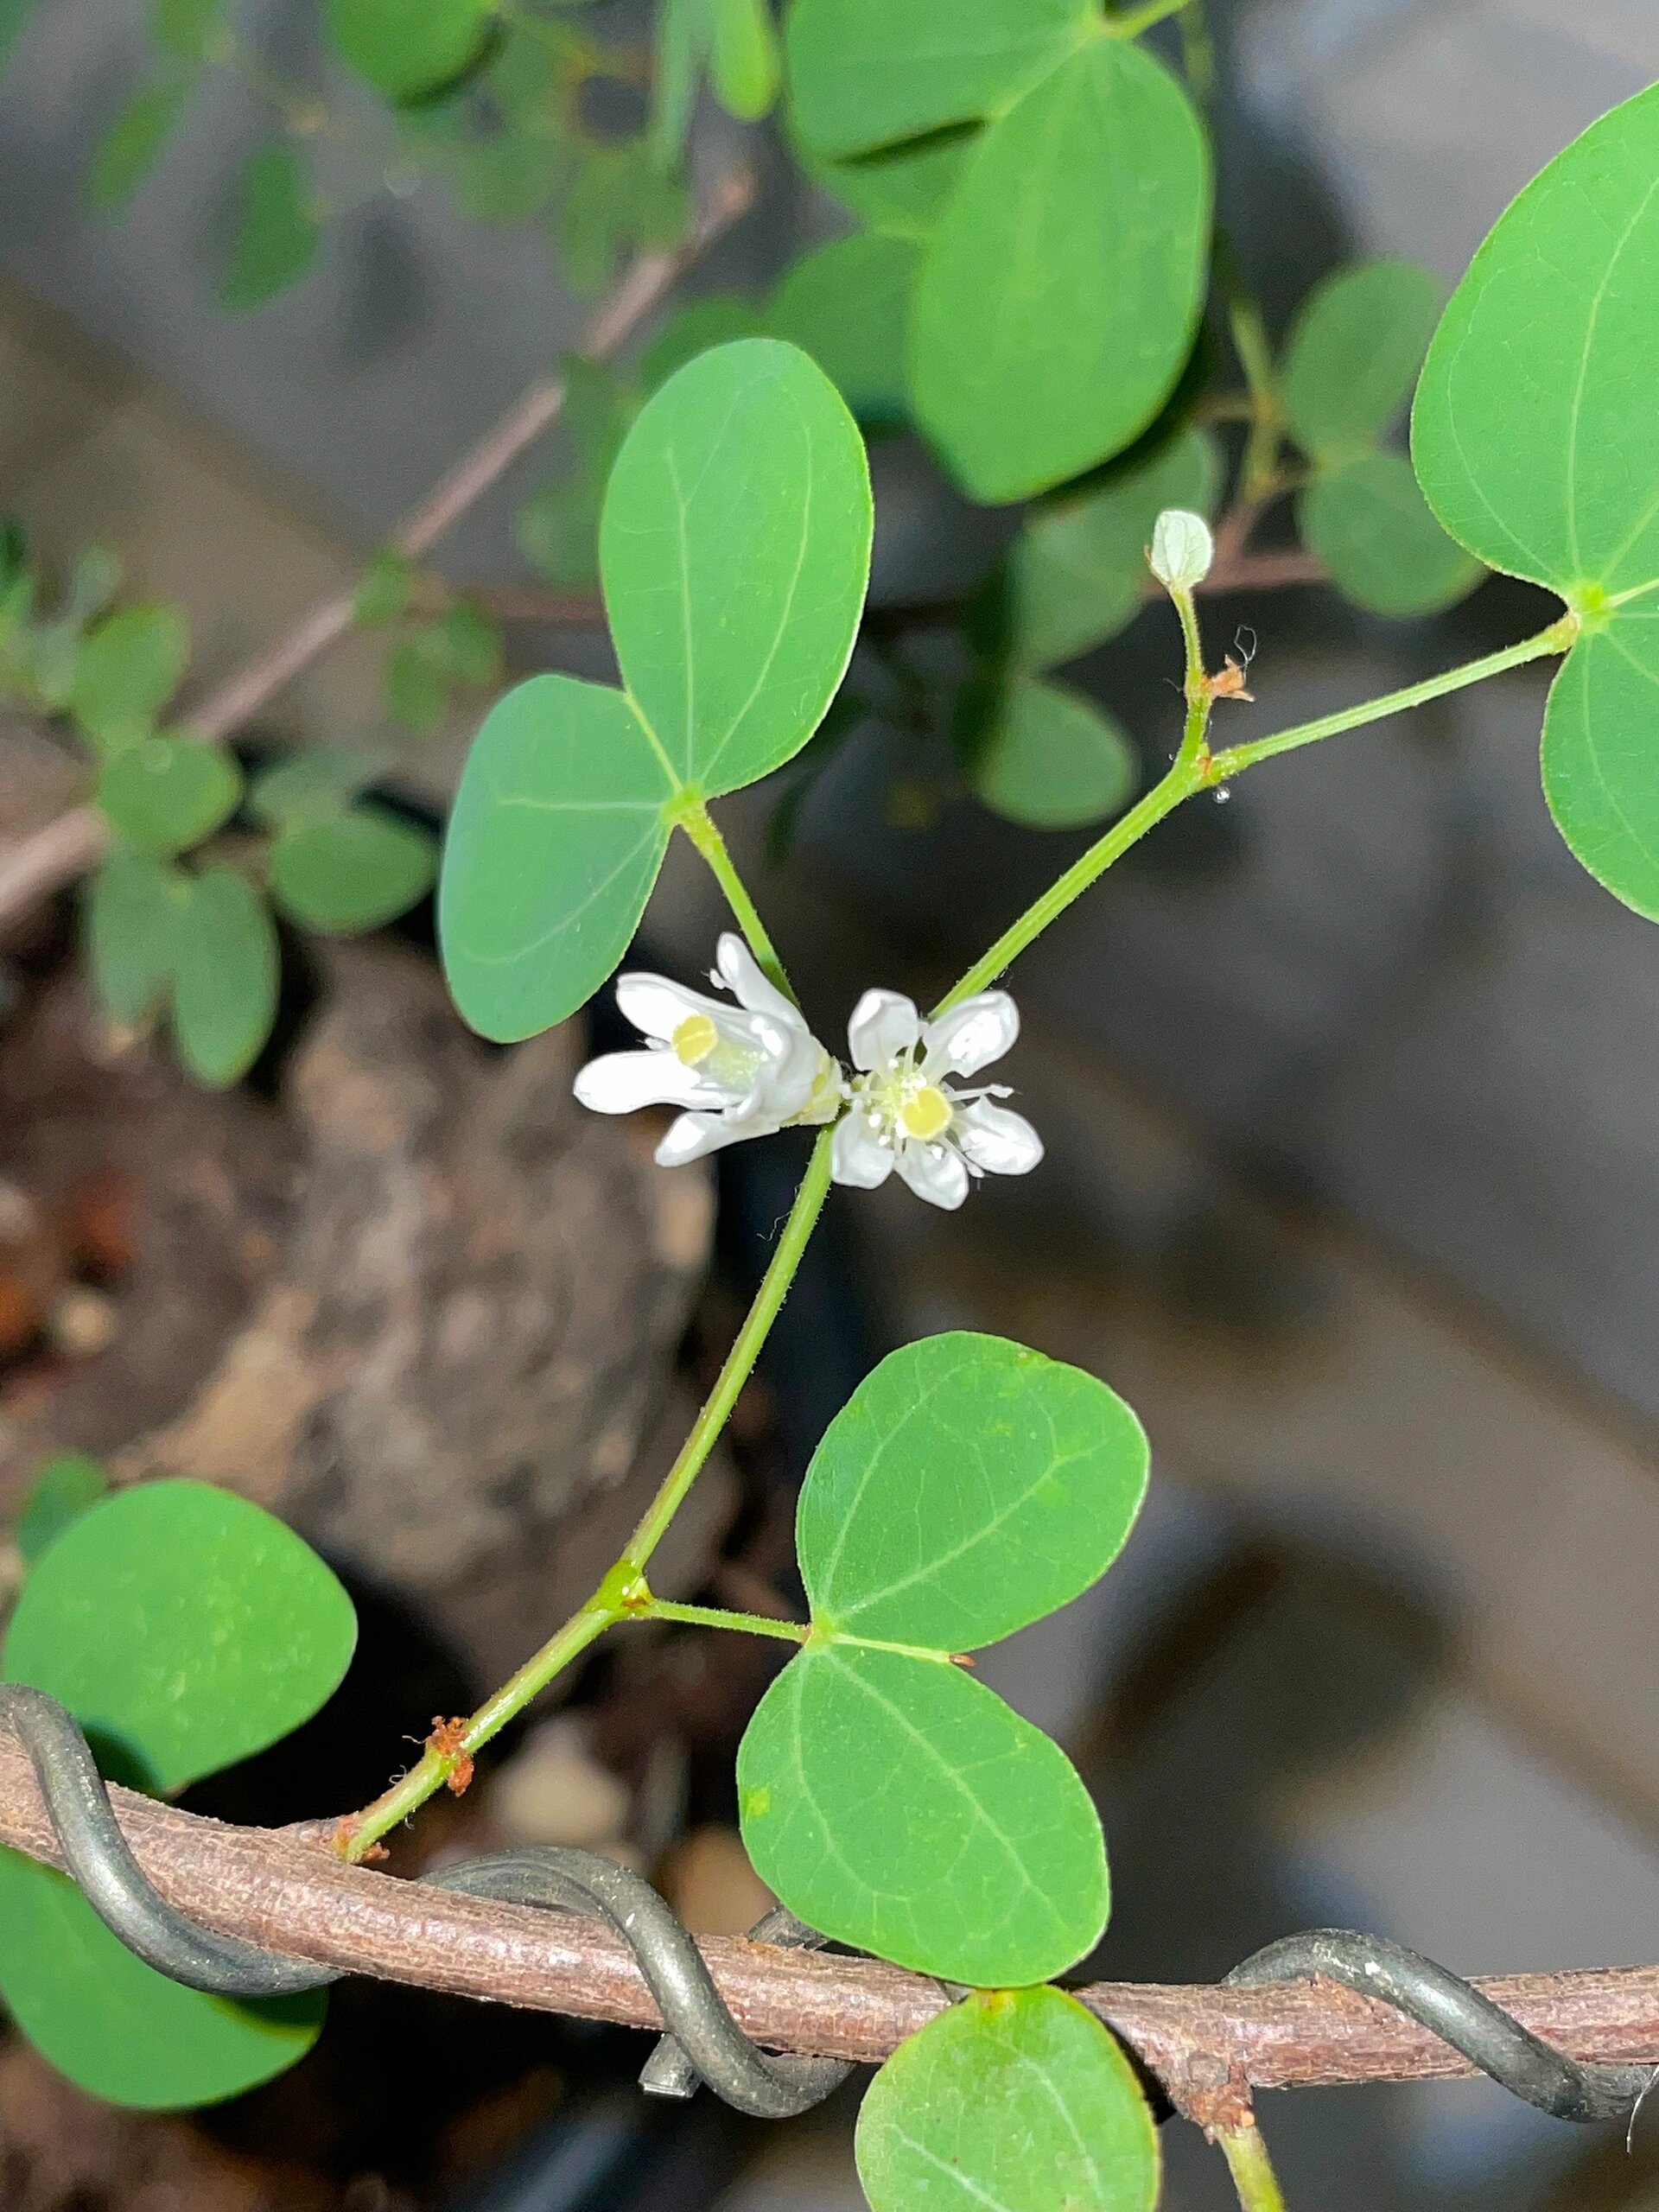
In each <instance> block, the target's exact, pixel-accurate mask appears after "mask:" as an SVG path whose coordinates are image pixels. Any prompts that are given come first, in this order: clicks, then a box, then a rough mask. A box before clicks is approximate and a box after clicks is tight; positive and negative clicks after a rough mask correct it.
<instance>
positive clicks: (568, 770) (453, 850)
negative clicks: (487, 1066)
mask: <svg viewBox="0 0 1659 2212" xmlns="http://www.w3.org/2000/svg"><path fill="white" fill-rule="evenodd" d="M670 792H671V777H670V775H669V772H668V771H667V770H666V768H665V767H664V764H663V762H662V761H661V760H660V759H659V758H658V755H657V753H655V752H654V750H653V749H652V743H651V740H650V739H649V737H648V736H647V735H646V734H645V730H644V728H642V727H641V724H640V722H639V717H638V715H636V714H635V713H634V711H633V709H632V706H631V705H630V704H629V702H628V701H627V700H626V698H625V697H624V696H622V694H621V693H620V692H619V691H613V690H608V689H607V688H606V687H605V686H603V685H601V684H597V683H581V682H579V681H578V680H577V679H576V678H575V677H570V676H536V677H531V680H530V681H529V683H521V684H519V685H518V688H517V690H512V691H509V692H508V693H507V695H506V696H505V698H504V699H502V700H500V701H499V702H497V704H496V705H495V706H494V707H493V708H492V709H491V710H490V712H489V714H488V715H486V717H485V720H484V724H483V727H482V728H480V731H479V734H478V736H477V738H476V740H475V741H474V745H473V749H472V751H471V753H469V754H468V756H467V766H466V768H465V770H464V772H463V773H462V776H461V788H460V790H459V791H458V792H457V793H456V796H455V804H454V811H453V813H452V814H451V815H450V817H449V828H448V836H447V840H446V842H445V846H444V855H443V874H442V885H441V887H440V892H439V900H438V934H439V942H440V944H441V946H442V953H443V963H444V972H445V974H446V976H448V982H449V988H450V990H451V991H452V992H453V993H454V1000H455V1004H456V1005H457V1006H458V1007H460V1009H461V1014H462V1015H463V1016H464V1018H465V1019H466V1020H467V1021H468V1022H470V1023H471V1025H472V1027H474V1029H476V1030H478V1031H480V1033H482V1034H483V1035H484V1036H486V1037H492V1038H494V1039H497V1040H498V1041H499V1042H501V1043H515V1042H517V1041H518V1039H521V1038H524V1037H533V1036H535V1035H536V1034H537V1032H538V1031H540V1030H543V1029H550V1028H551V1027H552V1026H553V1024H554V1023H555V1022H556V1021H563V1020H564V1019H565V1018H566V1016H567V1015H569V1014H574V1013H575V1010H576V1008H577V1007H580V1006H581V1005H582V1003H583V1002H584V1001H586V1000H587V999H588V997H590V996H591V995H592V994H593V993H594V991H595V990H597V988H599V986H600V984H601V983H602V982H604V980H605V978H606V977H607V976H608V975H609V974H610V973H611V971H612V969H613V968H614V967H615V965H616V963H617V962H618V961H619V960H620V958H621V957H622V955H623V953H624V952H625V951H626V950H627V946H628V941H629V939H630V938H632V935H633V932H634V931H635V929H636V928H637V927H638V925H639V917H640V915H641V914H642V913H643V912H644V911H645V900H646V899H647V898H648V897H649V896H650V894H651V887H652V884H653V883H654V882H655V881H656V880H657V871H658V868H659V867H660V866H661V865H662V858H663V855H664V851H665V850H666V849H667V846H668V823H667V820H666V817H665V813H664V808H665V803H666V801H667V799H668V798H669V796H670Z"/></svg>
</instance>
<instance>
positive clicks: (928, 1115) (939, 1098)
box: [899, 1083, 950, 1144]
mask: <svg viewBox="0 0 1659 2212" xmlns="http://www.w3.org/2000/svg"><path fill="white" fill-rule="evenodd" d="M899 1120H900V1121H901V1122H903V1123H904V1125H905V1135H906V1136H910V1137H919V1138H920V1139H921V1141H922V1142H923V1143H924V1144H926V1143H928V1142H930V1141H931V1140H932V1139H933V1138H934V1137H937V1136H943V1135H944V1132H945V1131H946V1129H948V1128H950V1100H949V1099H948V1098H947V1097H946V1096H945V1095H944V1092H943V1091H942V1090H938V1088H937V1087H936V1085H934V1084H931V1083H925V1084H923V1085H922V1087H921V1089H920V1090H913V1091H912V1093H911V1095H910V1096H909V1097H908V1098H906V1101H905V1103H904V1104H903V1105H902V1106H901V1107H900V1108H899Z"/></svg>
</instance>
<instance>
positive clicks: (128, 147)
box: [86, 78, 194, 215]
mask: <svg viewBox="0 0 1659 2212" xmlns="http://www.w3.org/2000/svg"><path fill="white" fill-rule="evenodd" d="M193 91H194V86H192V85H191V84H190V82H189V81H188V79H186V80H185V81H183V82H180V81H178V80H177V79H172V78H168V79H165V80H164V81H163V82H162V83H160V84H156V85H146V86H144V88H143V91H142V92H135V93H134V95H133V97H132V98H131V99H130V100H129V101H128V103H127V105H126V106H125V107H124V108H123V109H122V111H121V112H120V114H119V115H118V116H117V118H116V119H115V121H114V122H113V123H112V124H111V125H110V128H109V130H108V131H107V132H106V133H105V137H103V139H102V140H101V141H100V143H99V149H98V151H97V153H96V154H95V155H94V156H93V157H92V168H91V169H90V170H89V171H88V173H87V177H86V196H87V198H88V199H89V200H91V201H92V205H93V207H96V208H98V209H99V211H100V213H104V214H105V215H113V214H117V213H119V212H120V210H121V209H122V208H124V207H125V206H126V204H127V202H128V201H129V200H130V199H131V198H132V196H133V194H135V193H136V192H137V190H138V188H139V187H140V186H141V185H143V183H144V182H145V181H146V180H147V179H148V178H149V173H150V171H151V170H152V169H153V168H155V166H156V162H158V161H160V159H161V157H162V154H163V152H164V151H165V150H166V147H167V142H168V139H169V138H170V137H172V135H173V132H174V130H175V127H176V125H177V124H178V122H179V120H180V118H181V117H182V115H183V113H184V111H185V109H186V108H187V107H188V105H189V103H190V95H191V93H192V92H193Z"/></svg>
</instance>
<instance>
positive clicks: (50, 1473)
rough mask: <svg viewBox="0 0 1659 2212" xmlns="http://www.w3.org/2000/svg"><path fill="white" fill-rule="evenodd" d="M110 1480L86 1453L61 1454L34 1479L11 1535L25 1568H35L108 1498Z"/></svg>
mask: <svg viewBox="0 0 1659 2212" xmlns="http://www.w3.org/2000/svg"><path fill="white" fill-rule="evenodd" d="M109 1488H110V1479H109V1477H108V1476H107V1475H106V1474H105V1471H104V1470H103V1468H102V1467H101V1466H99V1463H98V1461H97V1460H96V1459H88V1458H87V1456H86V1453H85V1452H56V1453H54V1455H53V1457H52V1458H51V1459H48V1461H47V1463H46V1465H44V1466H43V1467H42V1468H41V1471H40V1472H39V1474H38V1475H36V1476H35V1480H34V1483H33V1484H32V1485H31V1486H30V1489H29V1496H28V1497H26V1498H25V1499H24V1500H23V1510H22V1512H21V1513H20V1514H19V1515H18V1516H17V1525H16V1529H14V1530H13V1532H12V1538H13V1541H14V1542H15V1543H16V1547H17V1550H18V1553H19V1555H20V1556H21V1557H22V1561H23V1564H24V1566H25V1567H33V1566H34V1565H35V1562H36V1560H38V1559H39V1558H40V1557H41V1554H42V1553H43V1552H44V1551H45V1550H46V1549H47V1547H48V1545H50V1544H54V1543H55V1542H56V1541H57V1540H58V1538H59V1537H60V1535H62V1534H63V1532H64V1530H65V1529H67V1528H68V1526H69V1525H70V1523H71V1522H73V1521H79V1518H80V1516H81V1515H82V1514H83V1513H85V1512H86V1511H87V1510H89V1509H90V1508H91V1507H92V1506H94V1505H96V1504H97V1503H99V1500H100V1499H101V1498H104V1497H107V1496H108V1494H109Z"/></svg>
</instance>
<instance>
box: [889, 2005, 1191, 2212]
mask: <svg viewBox="0 0 1659 2212" xmlns="http://www.w3.org/2000/svg"><path fill="white" fill-rule="evenodd" d="M856 2155H857V2159H858V2177H859V2179H860V2180H861V2182H862V2183H863V2184H864V2191H865V2194H866V2196H868V2198H869V2200H870V2204H871V2207H872V2212H913V2208H914V2207H916V2206H918V2205H926V2206H928V2207H930V2208H932V2209H933V2212H985V2208H986V2207H988V2206H992V2205H995V2206H996V2207H997V2208H999V2212H1054V2208H1055V2207H1057V2206H1064V2207H1065V2212H1153V2208H1154V2205H1155V2204H1156V2203H1157V2202H1158V2189H1159V2181H1160V2159H1159V2155H1158V2133H1157V2130H1156V2128H1155V2127H1154V2125H1153V2120H1152V2114H1151V2113H1150V2112H1148V2110H1147V2101H1146V2099H1145V2097H1144V2096H1143V2095H1142V2094H1141V2087H1140V2084H1139V2083H1138V2082H1136V2080H1135V2073H1134V2069H1132V2068H1131V2066H1130V2064H1129V2063H1128V2059H1127V2058H1125V2056H1123V2053H1122V2051H1121V2050H1119V2049H1118V2046H1117V2044H1116V2043H1115V2042H1114V2041H1113V2039H1112V2037H1110V2036H1109V2034H1108V2033H1107V2031H1106V2030H1105V2029H1104V2028H1103V2026H1102V2025H1101V2024H1100V2022H1099V2021H1098V2020H1097V2019H1096V2018H1095V2017H1094V2015H1093V2013H1092V2012H1085V2011H1084V2008H1083V2006H1082V2005H1079V2004H1078V2002H1077V1999H1076V1998H1075V1997H1068V1996H1067V1995H1066V1993H1065V1991H1064V1990H1060V1989H1049V1988H1039V1989H1012V1990H1001V1989H999V1990H987V1991H983V1992H981V1993H977V1994H976V1995H974V1996H971V1997H969V1998H967V1999H964V2001H963V2003H961V2004H959V2005H952V2006H951V2008H950V2011H949V2012H941V2013H940V2014H939V2015H938V2018H935V2019H932V2020H930V2021H929V2022H928V2024H927V2025H926V2026H925V2028H924V2029H922V2031H920V2033H919V2034H918V2035H914V2036H912V2037H911V2038H910V2040H909V2041H908V2042H907V2043H905V2044H900V2045H899V2049H898V2050H896V2051H895V2052H894V2053H893V2056H892V2057H891V2058H890V2059H889V2060H888V2061H887V2064H886V2065H885V2066H884V2067H883V2068H882V2069H881V2071H880V2073H879V2074H878V2075H876V2077H875V2080H874V2082H872V2083H871V2084H870V2087H869V2089H868V2092H867V2093H866V2094H865V2098H864V2102H863V2104H862V2105H861V2107H860V2109H859V2115H858V2134H857V2139H856Z"/></svg>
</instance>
